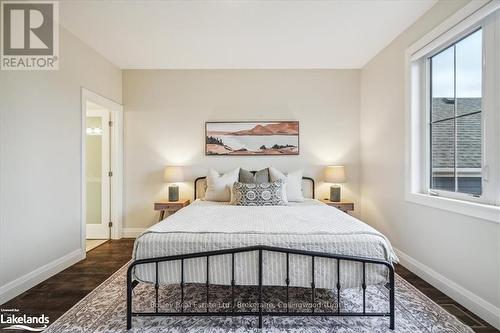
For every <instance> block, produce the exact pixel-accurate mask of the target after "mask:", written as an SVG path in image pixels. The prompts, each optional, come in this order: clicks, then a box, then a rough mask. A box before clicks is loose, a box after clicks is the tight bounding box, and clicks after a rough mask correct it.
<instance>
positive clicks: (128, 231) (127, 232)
mask: <svg viewBox="0 0 500 333" xmlns="http://www.w3.org/2000/svg"><path fill="white" fill-rule="evenodd" d="M144 230H146V228H123V229H122V237H123V238H137V236H139V235H140V234H142V233H143V232H144Z"/></svg>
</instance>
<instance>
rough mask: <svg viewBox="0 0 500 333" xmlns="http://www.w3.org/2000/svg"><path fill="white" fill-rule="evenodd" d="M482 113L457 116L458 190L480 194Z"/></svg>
mask: <svg viewBox="0 0 500 333" xmlns="http://www.w3.org/2000/svg"><path fill="white" fill-rule="evenodd" d="M481 162H482V126H481V113H476V114H471V115H467V116H463V117H460V118H457V177H458V184H457V185H458V192H461V193H469V194H475V195H480V194H481V193H482V188H481V184H482V183H481V182H482V178H481V167H482V165H481V164H482V163H481Z"/></svg>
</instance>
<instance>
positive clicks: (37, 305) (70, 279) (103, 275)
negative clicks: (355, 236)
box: [0, 239, 500, 333]
mask: <svg viewBox="0 0 500 333" xmlns="http://www.w3.org/2000/svg"><path fill="white" fill-rule="evenodd" d="M133 244H134V240H133V239H121V240H110V241H108V242H106V243H104V244H103V245H100V246H98V247H97V248H95V249H93V250H91V251H89V252H88V253H87V259H85V260H82V261H80V262H79V263H77V264H75V265H73V266H71V267H69V268H67V269H65V270H64V271H62V272H61V273H59V274H56V275H54V276H53V277H51V278H50V279H48V280H46V281H44V282H42V283H40V284H38V285H36V286H35V287H33V288H31V289H30V290H28V291H26V292H24V293H22V294H21V295H19V296H17V297H16V298H14V299H12V300H10V301H9V302H7V303H5V304H3V305H1V306H0V307H1V308H2V309H12V308H15V309H19V310H20V313H21V314H27V315H41V314H45V315H46V316H48V317H49V318H50V322H53V321H54V320H56V319H57V318H59V317H60V316H61V315H62V314H63V313H64V312H66V311H67V310H69V309H70V308H71V307H72V306H73V305H75V304H76V303H77V302H78V301H79V300H81V299H82V298H83V297H85V295H87V294H88V293H89V292H90V291H92V290H93V289H94V288H96V287H97V286H98V285H99V284H101V283H102V282H103V281H104V280H106V279H107V278H108V277H109V276H111V275H112V274H113V273H114V272H116V271H117V270H118V269H119V268H120V267H122V266H123V265H125V264H126V263H127V262H128V261H129V260H130V258H131V256H132V247H133ZM396 272H397V273H398V274H399V275H400V276H402V277H403V278H404V279H406V280H407V281H408V282H410V283H411V284H412V285H414V286H415V287H417V288H418V289H419V290H420V291H421V292H423V293H424V294H425V295H427V296H428V297H429V298H431V299H432V300H433V301H434V302H436V303H437V304H439V305H441V306H442V307H443V308H444V309H446V310H447V311H448V312H450V313H452V314H453V315H455V316H456V317H457V318H458V319H460V320H461V321H462V322H464V323H465V324H467V325H469V326H470V327H471V328H472V329H473V330H474V331H475V332H481V333H492V332H500V331H498V330H496V329H495V328H494V327H492V326H491V325H489V324H487V323H486V322H485V321H484V320H482V319H480V318H479V317H477V316H476V315H474V314H473V313H472V312H470V311H468V310H467V309H465V308H464V307H463V306H461V305H460V304H458V303H457V302H455V301H454V300H452V299H451V298H449V297H448V296H446V295H445V294H443V293H442V292H440V291H439V290H437V289H436V288H434V287H433V286H431V285H430V284H428V283H427V282H425V281H424V280H422V279H421V278H419V277H418V276H416V275H415V274H413V273H412V272H410V271H409V270H407V269H406V268H404V267H403V266H401V265H397V267H396ZM5 326H7V325H4V326H3V327H5ZM1 327H2V325H0V328H1ZM9 331H10V330H5V332H9ZM12 332H13V331H12Z"/></svg>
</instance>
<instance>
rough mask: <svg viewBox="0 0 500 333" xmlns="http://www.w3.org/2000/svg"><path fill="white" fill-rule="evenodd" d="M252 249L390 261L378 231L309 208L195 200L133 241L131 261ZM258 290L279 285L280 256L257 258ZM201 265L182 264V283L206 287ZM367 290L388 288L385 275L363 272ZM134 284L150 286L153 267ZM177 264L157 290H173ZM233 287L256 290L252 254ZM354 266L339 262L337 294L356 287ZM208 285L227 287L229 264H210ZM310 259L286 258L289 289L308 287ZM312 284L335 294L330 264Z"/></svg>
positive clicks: (322, 208)
mask: <svg viewBox="0 0 500 333" xmlns="http://www.w3.org/2000/svg"><path fill="white" fill-rule="evenodd" d="M253 245H269V246H276V247H285V248H292V249H301V250H310V251H318V252H327V253H332V254H343V255H352V256H362V257H368V258H375V259H382V260H386V261H388V262H394V261H396V260H397V258H396V256H395V254H394V251H393V250H392V247H391V245H390V243H389V241H388V240H387V239H386V238H385V237H384V236H383V235H382V234H381V233H379V232H378V231H376V230H375V229H373V228H372V227H370V226H368V225H367V224H365V223H363V222H361V221H359V220H358V219H356V218H354V217H352V216H350V215H348V214H345V213H343V212H341V211H339V210H337V209H336V208H332V207H329V206H327V205H325V204H323V203H321V202H319V201H316V200H306V201H305V202H303V203H300V204H290V205H288V206H265V207H243V206H230V205H227V204H223V203H214V202H207V201H201V200H197V201H195V202H194V203H192V204H191V205H189V206H188V207H186V208H183V209H181V210H180V211H178V212H177V213H175V214H173V215H171V216H169V217H168V218H166V219H165V220H163V221H161V222H159V223H157V224H155V225H154V226H152V227H151V228H149V229H148V230H146V231H145V232H144V233H143V234H142V235H140V236H139V237H138V238H137V240H136V242H135V246H134V254H133V256H134V259H143V258H153V257H161V256H170V255H176V254H185V253H194V252H204V251H213V250H221V249H228V248H236V247H246V246H253ZM263 259H264V260H263V267H264V273H263V281H264V284H265V285H285V279H286V260H285V255H284V254H280V253H270V252H264V253H263ZM206 269H207V268H206V259H204V258H203V259H189V260H186V261H185V263H184V270H185V272H184V281H185V282H194V283H205V282H206ZM366 269H367V280H366V281H367V283H368V284H379V283H385V282H386V281H387V268H385V267H384V266H381V265H367V267H366ZM134 273H135V277H136V278H137V279H139V280H141V281H146V282H155V268H154V265H153V264H148V265H141V266H138V267H137V268H136V269H135V272H134ZM180 274H181V273H180V261H174V262H168V263H161V264H160V266H159V282H160V283H162V284H171V283H180V280H181V279H180ZM235 280H236V284H238V285H255V284H257V283H258V256H257V252H250V253H242V254H237V255H235ZM361 281H362V275H361V264H359V263H353V262H346V261H341V263H340V284H341V286H342V287H344V288H347V287H356V286H360V285H361ZM209 282H210V283H212V284H230V283H231V256H230V255H224V256H217V257H211V258H210V267H209ZM311 282H312V274H311V258H310V257H305V256H299V255H291V256H290V285H292V286H299V287H310V286H311ZM314 282H315V284H316V287H318V288H334V287H335V285H336V283H337V270H336V262H335V260H333V259H322V258H316V259H315V281H314Z"/></svg>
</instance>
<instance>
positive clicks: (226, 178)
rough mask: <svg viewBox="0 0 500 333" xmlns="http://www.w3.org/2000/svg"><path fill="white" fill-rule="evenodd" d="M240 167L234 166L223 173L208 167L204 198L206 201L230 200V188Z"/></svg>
mask: <svg viewBox="0 0 500 333" xmlns="http://www.w3.org/2000/svg"><path fill="white" fill-rule="evenodd" d="M239 174H240V168H236V169H234V170H232V171H229V172H227V173H225V174H223V175H220V174H219V173H218V172H217V171H215V170H213V169H210V170H209V171H208V175H207V190H206V191H205V200H208V201H229V200H231V188H232V187H233V184H234V183H235V182H237V181H238V176H239Z"/></svg>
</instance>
